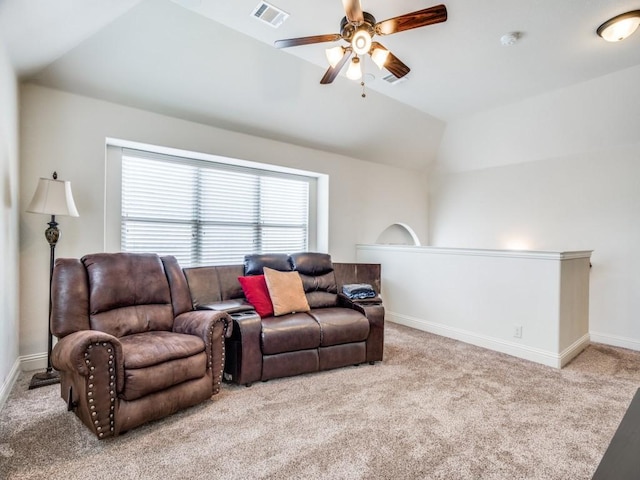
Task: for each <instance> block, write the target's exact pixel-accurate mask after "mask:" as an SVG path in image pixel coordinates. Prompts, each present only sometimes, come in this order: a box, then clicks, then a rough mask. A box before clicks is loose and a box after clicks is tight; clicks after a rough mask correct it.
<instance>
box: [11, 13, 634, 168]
mask: <svg viewBox="0 0 640 480" xmlns="http://www.w3.org/2000/svg"><path fill="white" fill-rule="evenodd" d="M258 3H259V1H258V0H234V1H233V2H222V1H219V0H109V1H108V2H107V1H104V0H30V1H24V0H0V37H1V38H2V40H3V43H4V44H5V46H6V48H7V50H8V52H9V55H10V58H11V59H12V62H13V64H14V66H15V68H16V71H17V72H18V74H19V75H20V77H21V78H22V79H23V80H25V81H30V82H34V83H37V84H40V85H44V86H48V87H52V88H57V89H61V90H66V91H70V92H74V93H78V94H82V95H88V96H92V97H96V98H101V99H105V100H108V101H114V102H118V103H123V104H126V105H130V106H133V107H138V108H144V109H147V110H151V111H156V112H159V113H163V114H168V115H172V116H175V117H179V118H184V119H188V120H193V121H196V122H201V123H205V124H209V125H214V126H218V127H221V128H227V129H231V130H237V131H242V132H245V133H249V134H253V135H258V136H263V137H267V138H272V139H275V140H281V141H285V142H289V143H294V144H298V145H303V146H308V147H311V148H317V149H322V150H326V151H330V152H335V153H339V154H344V155H348V156H351V157H355V158H362V159H365V160H371V161H376V162H381V163H389V164H395V165H402V166H405V167H409V168H416V169H422V168H425V167H426V166H428V165H429V164H430V162H432V161H433V160H434V159H435V157H436V155H437V151H438V146H439V143H440V139H441V136H442V133H443V131H444V129H445V127H446V122H447V121H450V120H454V119H456V118H460V117H464V116H469V115H473V114H474V113H477V112H480V111H484V110H488V109H492V108H496V107H498V106H501V105H505V104H508V103H513V102H517V101H519V100H522V99H524V98H528V97H533V96H535V95H539V94H542V93H544V92H548V91H552V90H557V89H560V88H564V87H567V86H570V85H573V84H576V83H580V82H583V81H586V80H589V79H592V78H596V77H599V76H602V75H606V74H608V73H611V72H614V71H618V70H621V69H625V68H628V67H631V66H635V65H638V64H640V48H639V47H640V35H638V34H636V36H635V37H631V38H630V39H629V40H627V41H625V42H620V43H615V44H614V43H607V42H604V41H603V40H602V39H600V38H599V37H598V36H597V35H596V33H595V30H596V28H597V27H598V25H600V24H601V23H602V22H604V21H605V20H607V19H608V18H610V17H612V16H614V15H617V14H619V13H623V12H626V11H629V10H635V9H640V0H563V1H557V0H536V1H529V2H517V1H513V0H483V1H481V2H479V1H477V2H470V1H468V0H466V1H465V0H450V1H445V2H444V3H445V5H446V7H447V10H448V20H447V21H446V22H445V23H441V24H437V25H431V26H426V27H421V28H418V29H415V30H410V31H406V32H400V33H396V34H393V35H389V36H385V37H383V38H381V39H380V41H381V42H382V43H383V44H384V45H385V46H386V47H387V48H389V49H390V50H391V51H392V52H393V53H394V54H395V55H396V56H397V57H399V58H400V59H401V60H402V61H403V62H404V63H406V64H407V65H408V66H409V67H410V68H411V72H410V73H409V75H407V77H406V80H405V81H403V82H400V83H397V84H393V85H392V84H389V83H387V82H386V81H384V80H383V79H382V77H384V76H385V74H386V73H387V72H385V71H379V70H378V69H377V67H376V66H375V65H374V64H373V63H372V62H365V72H366V73H367V74H368V75H366V77H365V79H366V82H365V94H366V97H364V98H363V97H362V96H361V94H362V88H361V87H360V85H359V84H358V83H357V82H353V81H351V80H348V79H347V78H345V77H344V76H343V75H341V76H340V77H338V78H337V79H336V80H335V81H334V82H333V84H331V85H320V84H319V81H320V78H321V77H322V75H323V74H324V72H325V70H326V69H327V63H326V59H325V58H324V49H325V48H327V47H329V46H333V44H315V45H306V46H298V47H292V48H288V49H282V50H278V49H276V48H274V46H273V42H274V41H275V40H277V39H282V38H291V37H299V36H307V35H317V34H327V33H337V32H339V28H340V26H339V22H340V20H341V18H342V17H343V16H344V10H343V6H342V3H341V2H340V1H339V0H323V1H319V0H315V1H311V0H308V1H305V2H301V1H299V0H272V1H271V2H270V3H271V4H273V5H275V6H277V7H278V8H281V9H282V10H284V11H286V12H287V13H289V14H290V16H289V18H288V19H287V20H286V21H285V22H284V23H283V24H282V25H281V26H280V27H279V28H273V27H271V26H270V25H267V24H265V23H263V22H261V21H260V20H258V19H256V18H255V17H253V16H252V15H251V14H252V12H253V10H254V9H255V7H256V6H257V4H258ZM432 5H434V2H430V1H429V0H395V1H389V0H362V7H363V10H365V11H367V12H370V13H371V14H373V15H374V16H375V17H376V19H377V20H384V19H386V18H390V17H394V16H397V15H401V14H404V13H408V12H411V11H416V10H420V9H423V8H427V7H430V6H432ZM509 32H518V33H519V37H520V38H519V41H518V42H517V43H516V44H515V45H512V46H509V47H506V46H503V45H502V44H501V42H500V38H501V37H502V35H504V34H506V33H509Z"/></svg>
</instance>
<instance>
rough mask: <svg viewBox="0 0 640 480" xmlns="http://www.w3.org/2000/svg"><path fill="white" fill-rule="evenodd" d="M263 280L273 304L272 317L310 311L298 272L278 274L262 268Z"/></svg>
mask: <svg viewBox="0 0 640 480" xmlns="http://www.w3.org/2000/svg"><path fill="white" fill-rule="evenodd" d="M264 279H265V281H266V282H267V289H268V290H269V296H270V297H271V303H273V315H274V316H276V317H277V316H278V315H285V314H287V313H294V312H308V311H309V310H311V309H310V308H309V302H307V297H306V296H305V294H304V287H303V286H302V279H301V278H300V274H299V273H298V272H280V271H278V270H273V269H272V268H269V267H264Z"/></svg>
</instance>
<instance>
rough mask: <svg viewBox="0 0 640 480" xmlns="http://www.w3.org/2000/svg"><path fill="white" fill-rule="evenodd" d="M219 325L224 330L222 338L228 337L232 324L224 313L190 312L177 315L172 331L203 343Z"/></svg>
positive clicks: (209, 311)
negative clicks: (199, 339)
mask: <svg viewBox="0 0 640 480" xmlns="http://www.w3.org/2000/svg"><path fill="white" fill-rule="evenodd" d="M218 323H221V325H222V327H223V328H224V332H223V333H224V336H225V337H230V336H231V332H232V331H233V323H232V322H231V319H230V318H229V315H227V313H226V312H223V311H219V310H210V309H206V310H205V309H203V310H191V311H189V312H185V313H182V314H180V315H178V316H177V317H176V318H175V319H174V321H173V331H174V332H176V333H186V334H188V335H196V336H198V337H200V338H202V340H204V341H205V343H206V342H207V341H208V336H209V334H210V332H211V331H212V329H213V328H214V327H215V325H216V324H218Z"/></svg>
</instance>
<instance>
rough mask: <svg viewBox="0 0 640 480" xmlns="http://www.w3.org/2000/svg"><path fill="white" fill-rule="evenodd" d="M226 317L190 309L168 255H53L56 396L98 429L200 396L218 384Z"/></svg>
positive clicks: (107, 432) (111, 431)
mask: <svg viewBox="0 0 640 480" xmlns="http://www.w3.org/2000/svg"><path fill="white" fill-rule="evenodd" d="M228 319H229V317H228V316H227V315H226V314H225V313H222V312H216V311H204V310H203V311H195V310H194V309H193V305H192V303H191V296H190V294H189V289H188V286H187V282H186V279H185V277H184V273H183V271H182V269H181V268H180V266H179V265H178V263H177V261H176V259H175V258H174V257H159V256H158V255H155V254H134V253H113V254H109V253H100V254H95V255H86V256H84V257H83V258H82V259H70V258H67V259H62V258H60V259H58V260H57V261H56V264H55V268H54V272H53V282H52V315H51V331H52V333H53V334H54V335H55V336H56V337H58V339H59V340H58V342H57V344H56V345H55V347H54V349H53V352H52V364H53V367H54V368H55V369H56V370H58V371H60V377H61V396H62V398H64V399H65V400H66V401H67V402H68V405H69V409H70V410H71V409H73V410H75V413H76V415H77V416H78V417H79V418H80V419H81V420H82V421H83V422H84V423H85V424H86V425H87V426H88V427H89V428H90V429H91V430H92V431H93V432H94V433H95V434H96V435H97V436H98V437H99V438H106V437H111V436H115V435H118V434H119V433H122V432H125V431H127V430H129V429H131V428H133V427H136V426H138V425H140V424H142V423H145V422H148V421H150V420H154V419H158V418H161V417H164V416H167V415H169V414H171V413H173V412H176V411H177V410H180V409H183V408H186V407H189V406H192V405H195V404H197V403H200V402H202V401H204V400H206V399H208V398H210V397H211V396H212V395H213V394H215V393H217V392H218V391H219V389H220V383H221V378H222V370H223V365H224V348H225V343H224V338H225V334H230V333H231V331H230V328H231V324H230V323H229V322H228Z"/></svg>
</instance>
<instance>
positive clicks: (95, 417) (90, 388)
mask: <svg viewBox="0 0 640 480" xmlns="http://www.w3.org/2000/svg"><path fill="white" fill-rule="evenodd" d="M93 347H103V348H106V349H107V353H108V354H109V360H108V361H107V366H108V369H109V403H110V409H109V432H108V435H107V436H114V435H115V420H114V414H115V402H116V393H115V389H116V388H115V378H116V377H115V373H114V366H113V363H114V356H113V347H112V346H111V345H110V344H108V343H107V342H102V343H100V342H96V343H94V344H90V345H88V346H87V351H86V352H85V353H84V358H85V359H84V361H85V363H86V364H87V367H88V368H89V377H88V382H89V383H88V384H87V397H88V403H89V410H90V411H91V419H92V421H93V424H94V426H95V427H94V428H95V430H96V433H97V434H98V437H100V438H104V437H105V432H103V431H102V428H103V427H102V425H101V420H100V417H101V415H99V412H97V411H96V406H95V405H94V404H95V400H94V398H93V397H94V388H95V385H94V383H93V381H94V379H95V377H94V371H95V366H94V365H93V364H92V362H91V358H90V355H91V350H92V349H93Z"/></svg>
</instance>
